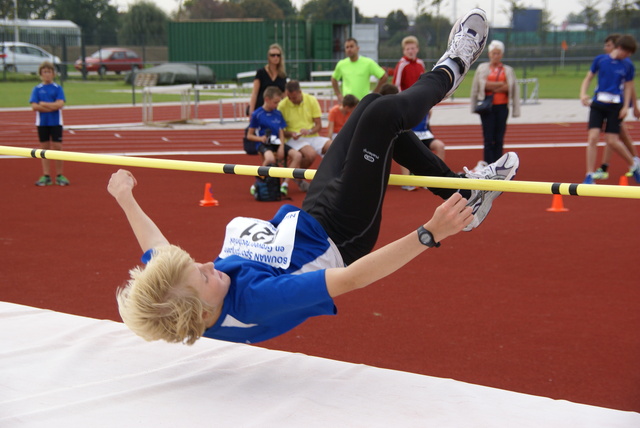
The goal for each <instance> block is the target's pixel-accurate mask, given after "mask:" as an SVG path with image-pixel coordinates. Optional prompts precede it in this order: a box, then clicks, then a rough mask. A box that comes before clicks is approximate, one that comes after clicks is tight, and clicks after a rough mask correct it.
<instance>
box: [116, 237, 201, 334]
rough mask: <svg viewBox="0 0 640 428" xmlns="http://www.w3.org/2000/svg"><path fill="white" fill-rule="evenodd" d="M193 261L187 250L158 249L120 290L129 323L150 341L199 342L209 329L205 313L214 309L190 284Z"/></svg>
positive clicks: (122, 311) (121, 307)
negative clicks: (187, 282)
mask: <svg viewBox="0 0 640 428" xmlns="http://www.w3.org/2000/svg"><path fill="white" fill-rule="evenodd" d="M193 263H194V260H193V258H191V256H190V255H189V254H188V253H187V252H186V251H184V250H183V249H181V248H180V247H177V246H175V245H168V246H162V247H158V248H157V249H154V250H153V257H152V258H151V260H150V261H149V263H147V265H146V267H144V268H141V267H140V266H138V267H135V268H133V269H131V270H130V271H129V274H130V275H131V279H130V280H129V281H128V282H127V284H126V285H125V286H124V287H121V288H119V289H118V291H117V293H116V297H117V300H118V310H119V312H120V316H121V317H122V320H123V321H124V323H125V324H126V326H127V327H129V328H130V329H131V330H133V332H134V333H136V334H137V335H138V336H141V337H142V338H144V339H145V340H148V341H151V340H159V339H162V340H166V341H167V342H173V343H186V344H187V345H192V344H193V343H195V341H196V340H198V339H199V338H200V336H202V333H203V332H204V330H205V328H206V326H205V323H204V319H203V312H204V311H205V310H209V311H211V310H212V308H210V307H209V305H207V304H206V303H205V302H204V301H203V300H202V299H201V298H200V297H199V296H198V293H197V292H196V290H195V289H194V288H193V287H190V286H189V285H188V284H186V276H187V273H188V269H189V268H191V266H193Z"/></svg>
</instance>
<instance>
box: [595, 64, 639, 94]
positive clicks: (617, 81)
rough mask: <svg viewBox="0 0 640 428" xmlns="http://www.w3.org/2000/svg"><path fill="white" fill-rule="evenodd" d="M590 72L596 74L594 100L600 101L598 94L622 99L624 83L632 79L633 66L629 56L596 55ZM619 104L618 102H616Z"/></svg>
mask: <svg viewBox="0 0 640 428" xmlns="http://www.w3.org/2000/svg"><path fill="white" fill-rule="evenodd" d="M590 70H591V72H592V73H593V74H597V75H598V84H597V85H596V89H595V94H594V97H593V99H594V101H602V99H599V98H598V94H611V95H613V96H618V97H619V98H621V100H620V102H622V99H624V84H625V82H628V81H630V80H633V78H634V74H635V67H634V66H633V63H632V62H631V60H629V58H626V59H624V60H619V59H613V58H611V56H610V55H608V54H602V55H598V56H597V57H596V58H595V59H594V60H593V63H592V64H591V69H590ZM618 104H619V103H618Z"/></svg>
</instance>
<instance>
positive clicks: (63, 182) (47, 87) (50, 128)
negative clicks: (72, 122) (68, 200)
mask: <svg viewBox="0 0 640 428" xmlns="http://www.w3.org/2000/svg"><path fill="white" fill-rule="evenodd" d="M38 74H39V75H40V80H41V81H42V83H40V84H39V85H37V86H36V87H35V88H33V91H32V92H31V98H30V99H29V103H31V109H32V110H33V111H35V112H36V127H37V128H38V139H39V140H40V148H41V149H42V150H62V125H63V120H62V108H63V107H64V103H65V101H66V99H65V96H64V91H63V90H62V87H61V86H60V85H58V84H57V83H55V82H54V79H55V77H56V69H55V68H54V66H53V64H52V63H50V62H49V61H45V62H43V63H42V64H40V67H38ZM55 164H56V173H57V175H56V184H57V185H58V186H68V185H69V180H68V179H67V177H65V176H64V175H63V165H64V163H63V161H61V160H57V161H55ZM35 184H36V186H51V185H52V184H53V182H52V181H51V165H50V162H49V160H48V159H42V177H40V178H39V179H38V181H36V183H35Z"/></svg>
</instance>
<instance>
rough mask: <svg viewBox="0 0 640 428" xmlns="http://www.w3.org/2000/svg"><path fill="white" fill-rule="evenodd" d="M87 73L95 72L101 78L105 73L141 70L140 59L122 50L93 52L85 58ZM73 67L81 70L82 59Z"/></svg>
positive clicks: (136, 55) (130, 51)
mask: <svg viewBox="0 0 640 428" xmlns="http://www.w3.org/2000/svg"><path fill="white" fill-rule="evenodd" d="M85 63H86V67H87V71H97V72H98V74H100V75H101V76H103V75H104V74H105V73H106V72H107V71H115V72H116V74H120V73H121V72H122V71H129V70H134V71H135V70H138V69H140V68H142V59H141V58H140V57H139V56H138V54H137V53H135V52H134V51H132V50H129V49H122V48H104V49H100V50H99V51H96V52H94V53H93V54H92V55H91V56H89V57H86V58H85ZM74 67H75V68H76V70H82V58H79V59H78V60H77V61H76V63H75V65H74Z"/></svg>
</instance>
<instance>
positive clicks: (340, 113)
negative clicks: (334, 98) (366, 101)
mask: <svg viewBox="0 0 640 428" xmlns="http://www.w3.org/2000/svg"><path fill="white" fill-rule="evenodd" d="M358 102H359V100H358V99H357V98H356V97H355V96H353V95H351V94H349V95H345V96H344V98H343V99H342V103H341V104H336V105H335V106H333V107H332V108H331V110H329V127H328V131H327V135H328V136H329V138H331V139H332V140H333V139H334V138H336V135H337V134H338V132H340V130H341V129H342V126H343V125H344V124H345V123H346V122H347V119H349V116H351V112H352V111H353V109H354V108H356V106H357V105H358Z"/></svg>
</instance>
